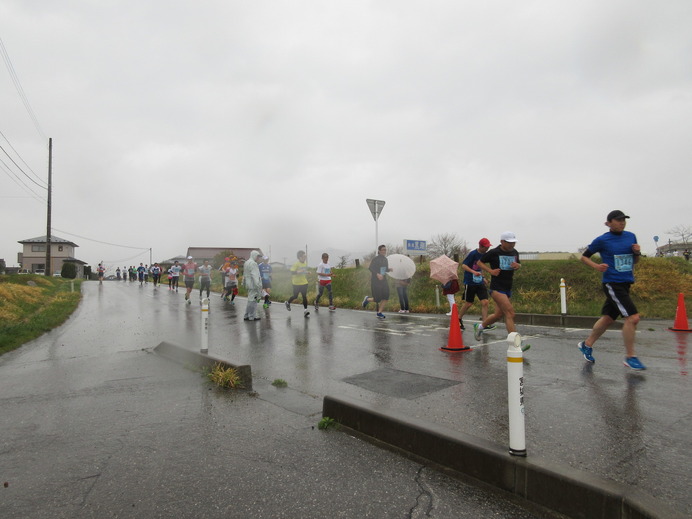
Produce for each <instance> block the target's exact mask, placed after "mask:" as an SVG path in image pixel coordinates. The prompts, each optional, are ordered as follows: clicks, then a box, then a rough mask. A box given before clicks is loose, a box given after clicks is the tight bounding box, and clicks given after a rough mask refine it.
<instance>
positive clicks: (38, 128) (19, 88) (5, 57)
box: [0, 38, 48, 141]
mask: <svg viewBox="0 0 692 519" xmlns="http://www.w3.org/2000/svg"><path fill="white" fill-rule="evenodd" d="M0 54H2V58H3V60H4V61H5V66H6V67H7V71H8V72H9V73H10V77H11V78H12V82H13V83H14V87H15V88H16V89H17V93H18V94H19V97H20V98H21V100H22V103H24V108H25V109H26V111H27V113H28V114H29V117H30V118H31V120H32V121H33V123H34V126H35V127H36V131H38V133H39V135H41V137H43V140H44V141H45V140H48V137H46V135H45V134H44V133H43V130H41V125H40V124H38V119H37V118H36V114H35V113H34V110H33V109H32V108H31V105H30V104H29V100H28V99H27V97H26V94H25V93H24V88H22V84H21V83H20V81H19V77H18V76H17V73H16V72H15V71H14V67H13V66H12V61H11V60H10V55H9V54H8V53H7V49H5V44H4V43H3V42H2V38H0Z"/></svg>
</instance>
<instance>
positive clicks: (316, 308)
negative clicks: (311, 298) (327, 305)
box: [315, 303, 320, 312]
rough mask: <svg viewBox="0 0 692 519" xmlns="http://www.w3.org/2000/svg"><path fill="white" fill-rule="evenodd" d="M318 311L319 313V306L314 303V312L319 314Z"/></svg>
mask: <svg viewBox="0 0 692 519" xmlns="http://www.w3.org/2000/svg"><path fill="white" fill-rule="evenodd" d="M319 311H320V305H318V304H317V303H315V312H319Z"/></svg>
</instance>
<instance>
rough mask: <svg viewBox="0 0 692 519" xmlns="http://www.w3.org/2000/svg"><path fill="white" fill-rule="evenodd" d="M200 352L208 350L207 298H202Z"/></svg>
mask: <svg viewBox="0 0 692 519" xmlns="http://www.w3.org/2000/svg"><path fill="white" fill-rule="evenodd" d="M200 352H201V353H208V352H209V299H208V298H206V297H205V298H204V299H202V348H201V350H200Z"/></svg>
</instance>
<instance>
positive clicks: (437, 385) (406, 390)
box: [343, 368, 459, 400]
mask: <svg viewBox="0 0 692 519" xmlns="http://www.w3.org/2000/svg"><path fill="white" fill-rule="evenodd" d="M343 380H344V382H348V383H349V384H353V385H354V386H358V387H362V388H363V389H367V390H369V391H374V392H375V393H382V394H384V395H388V396H395V397H399V398H406V399H408V400H413V399H414V398H418V397H419V396H423V395H426V394H428V393H432V392H433V391H439V390H440V389H445V388H448V387H451V386H454V385H456V384H458V383H459V382H457V381H455V380H447V379H444V378H437V377H429V376H427V375H418V374H416V373H408V372H407V371H399V370H396V369H388V368H383V369H377V370H375V371H370V372H368V373H361V374H360V375H353V376H352V377H347V378H345V379H343Z"/></svg>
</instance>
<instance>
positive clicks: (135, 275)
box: [99, 263, 163, 286]
mask: <svg viewBox="0 0 692 519" xmlns="http://www.w3.org/2000/svg"><path fill="white" fill-rule="evenodd" d="M102 265H103V264H99V279H100V278H102V277H103V274H102V272H105V268H102ZM162 272H163V269H162V268H161V266H160V265H159V264H158V263H154V264H153V265H151V266H149V265H145V264H144V263H140V264H139V266H138V267H135V266H134V265H130V267H123V268H122V270H121V269H120V267H118V268H116V269H115V279H116V281H139V283H140V284H141V285H143V284H145V283H149V279H151V282H152V283H153V284H154V286H158V284H159V283H160V281H161V273H162Z"/></svg>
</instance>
